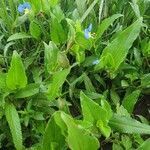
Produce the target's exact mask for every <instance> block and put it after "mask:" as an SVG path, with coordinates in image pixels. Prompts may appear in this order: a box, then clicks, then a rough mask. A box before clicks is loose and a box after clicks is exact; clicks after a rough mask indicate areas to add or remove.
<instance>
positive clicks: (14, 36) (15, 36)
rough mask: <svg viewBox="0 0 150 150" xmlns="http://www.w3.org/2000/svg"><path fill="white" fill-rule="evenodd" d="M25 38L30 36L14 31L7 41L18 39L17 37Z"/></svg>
mask: <svg viewBox="0 0 150 150" xmlns="http://www.w3.org/2000/svg"><path fill="white" fill-rule="evenodd" d="M26 38H31V36H30V35H28V34H26V33H23V32H20V33H15V34H13V35H11V36H10V37H9V38H8V39H7V42H10V41H13V40H19V39H26Z"/></svg>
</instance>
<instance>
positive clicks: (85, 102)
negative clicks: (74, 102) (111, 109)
mask: <svg viewBox="0 0 150 150" xmlns="http://www.w3.org/2000/svg"><path fill="white" fill-rule="evenodd" d="M80 101H81V108H82V114H83V119H84V121H89V122H91V123H94V122H95V123H96V122H97V121H98V120H103V121H105V120H107V112H106V111H105V110H104V109H103V108H101V107H100V105H98V104H97V103H96V102H94V101H93V100H91V99H90V98H89V97H87V96H86V95H85V94H84V93H83V92H81V93H80Z"/></svg>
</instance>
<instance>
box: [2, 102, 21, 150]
mask: <svg viewBox="0 0 150 150" xmlns="http://www.w3.org/2000/svg"><path fill="white" fill-rule="evenodd" d="M5 115H6V119H7V121H8V124H9V127H10V131H11V134H12V138H13V142H14V145H15V147H16V149H17V150H22V148H23V145H22V133H21V125H20V120H19V116H18V112H17V110H16V108H15V106H14V105H13V104H9V103H6V105H5Z"/></svg>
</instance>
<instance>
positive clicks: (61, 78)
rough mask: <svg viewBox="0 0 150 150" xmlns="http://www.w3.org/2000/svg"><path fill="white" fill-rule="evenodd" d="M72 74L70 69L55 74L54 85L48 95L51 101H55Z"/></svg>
mask: <svg viewBox="0 0 150 150" xmlns="http://www.w3.org/2000/svg"><path fill="white" fill-rule="evenodd" d="M69 72H70V68H69V69H64V70H62V71H58V72H56V73H54V74H53V77H52V83H51V84H50V85H49V88H48V91H47V95H48V99H49V100H54V99H55V98H56V97H57V96H58V92H59V89H60V87H61V86H62V85H63V83H64V82H65V80H66V77H67V75H68V74H69Z"/></svg>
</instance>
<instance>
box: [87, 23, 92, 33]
mask: <svg viewBox="0 0 150 150" xmlns="http://www.w3.org/2000/svg"><path fill="white" fill-rule="evenodd" d="M87 29H88V31H89V32H91V31H92V23H91V24H90V25H89V27H88V28H87Z"/></svg>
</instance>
